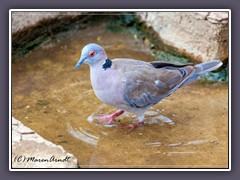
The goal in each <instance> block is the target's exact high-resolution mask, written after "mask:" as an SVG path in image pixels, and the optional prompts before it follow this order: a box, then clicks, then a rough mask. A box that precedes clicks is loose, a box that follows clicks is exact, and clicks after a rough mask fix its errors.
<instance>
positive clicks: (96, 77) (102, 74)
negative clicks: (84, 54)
mask: <svg viewBox="0 0 240 180" xmlns="http://www.w3.org/2000/svg"><path fill="white" fill-rule="evenodd" d="M91 83H92V87H93V90H94V93H95V95H96V96H97V97H98V99H100V100H101V101H102V102H104V103H106V104H109V105H112V106H115V107H116V105H117V104H119V103H121V101H122V91H121V89H122V86H121V80H120V77H119V74H118V71H115V70H112V69H106V70H104V69H102V68H101V69H100V68H91Z"/></svg>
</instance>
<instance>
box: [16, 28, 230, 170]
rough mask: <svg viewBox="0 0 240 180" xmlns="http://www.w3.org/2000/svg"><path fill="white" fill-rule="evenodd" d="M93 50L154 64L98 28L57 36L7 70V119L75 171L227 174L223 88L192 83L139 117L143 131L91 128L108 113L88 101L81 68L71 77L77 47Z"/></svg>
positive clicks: (127, 118)
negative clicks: (56, 148) (72, 163)
mask: <svg viewBox="0 0 240 180" xmlns="http://www.w3.org/2000/svg"><path fill="white" fill-rule="evenodd" d="M90 42H96V43H99V44H101V45H102V46H103V47H104V48H105V50H106V52H107V54H108V56H109V58H110V59H113V58H117V57H126V58H134V59H143V60H145V61H152V60H154V59H153V57H152V56H151V52H150V51H149V50H148V49H146V48H145V47H144V46H143V44H142V42H141V41H139V40H138V39H136V38H135V37H134V36H132V35H127V34H120V33H112V32H108V31H106V29H105V26H104V25H96V26H91V28H88V29H85V30H81V31H71V32H67V33H66V32H65V33H64V34H62V35H59V37H57V38H56V42H54V43H53V42H49V43H45V44H43V45H42V46H41V47H40V48H38V49H36V50H34V51H33V52H30V53H29V54H27V56H26V57H24V58H22V59H19V61H17V62H16V63H14V64H13V65H12V114H13V116H14V117H15V118H17V119H19V120H21V121H22V123H24V124H25V125H27V126H28V127H30V128H32V129H33V130H35V131H36V132H37V133H38V134H40V135H41V136H43V137H44V138H46V139H48V140H50V141H52V142H53V143H56V144H59V145H61V146H63V147H64V149H65V150H67V151H68V152H70V153H72V154H74V155H75V156H76V157H77V158H78V160H79V165H80V166H81V167H82V168H89V167H95V168H96V167H97V168H99V167H107V168H111V167H114V168H119V167H125V168H128V167H132V168H138V167H139V168H140V167H141V168H142V167H147V168H227V167H228V86H227V85H226V84H222V83H212V84H208V83H200V82H196V83H193V84H191V85H189V86H187V87H184V88H182V89H181V90H179V91H178V92H176V93H174V94H173V95H172V96H170V97H168V98H167V99H165V100H163V101H162V102H160V103H159V104H157V105H155V106H154V107H153V108H151V109H150V110H149V111H147V112H146V119H145V125H144V126H141V127H139V128H137V129H135V130H133V131H132V132H127V130H126V129H121V128H119V127H120V126H121V125H124V124H127V123H131V122H132V121H133V120H136V117H135V116H133V115H132V114H129V113H124V114H123V115H122V116H120V117H119V118H118V119H119V120H121V121H120V122H118V123H116V124H115V125H96V122H97V121H96V120H95V119H94V116H95V115H101V114H109V113H112V112H114V111H115V109H114V108H112V107H110V106H107V105H104V104H102V103H101V102H100V101H99V100H98V99H97V98H96V96H95V95H94V92H93V90H92V88H91V84H90V80H89V67H88V66H87V65H82V66H81V67H80V68H79V70H77V71H75V70H74V66H75V64H76V63H77V61H78V59H79V57H80V52H81V49H82V48H83V46H84V45H86V44H88V43H90Z"/></svg>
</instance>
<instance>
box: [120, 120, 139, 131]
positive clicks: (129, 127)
mask: <svg viewBox="0 0 240 180" xmlns="http://www.w3.org/2000/svg"><path fill="white" fill-rule="evenodd" d="M140 124H143V122H141V121H137V122H136V123H134V124H127V125H124V126H122V127H121V129H128V132H130V131H132V130H133V129H135V128H137V127H138V126H139V125H140Z"/></svg>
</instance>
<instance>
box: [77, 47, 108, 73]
mask: <svg viewBox="0 0 240 180" xmlns="http://www.w3.org/2000/svg"><path fill="white" fill-rule="evenodd" d="M107 58H108V57H107V54H106V52H105V50H104V49H103V48H102V47H101V46H99V45H98V44H94V43H91V44H88V45H86V46H85V47H84V48H83V49H82V53H81V57H80V59H79V61H78V63H77V64H76V66H75V69H78V67H79V66H80V65H81V64H83V63H86V64H89V65H90V66H93V65H95V64H97V63H98V62H100V61H102V60H103V61H104V60H106V59H107Z"/></svg>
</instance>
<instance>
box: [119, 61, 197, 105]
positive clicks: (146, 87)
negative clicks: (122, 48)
mask: <svg viewBox="0 0 240 180" xmlns="http://www.w3.org/2000/svg"><path fill="white" fill-rule="evenodd" d="M122 63H123V62H122ZM121 67H122V72H121V73H122V74H123V76H122V81H123V83H124V94H123V97H124V100H125V101H126V102H127V103H129V104H130V105H131V106H133V107H136V108H144V107H147V106H150V105H154V104H157V103H158V102H159V101H160V100H161V99H163V98H165V97H166V96H168V95H170V94H171V93H172V92H173V91H175V90H176V89H177V88H178V86H179V85H180V84H181V83H182V82H183V81H184V80H185V79H186V78H187V77H188V76H189V75H191V74H192V73H193V71H194V67H193V66H189V65H183V66H178V65H173V64H169V63H162V62H153V63H152V64H150V63H145V62H142V61H140V62H139V63H136V62H134V63H128V64H125V65H122V66H121Z"/></svg>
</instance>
